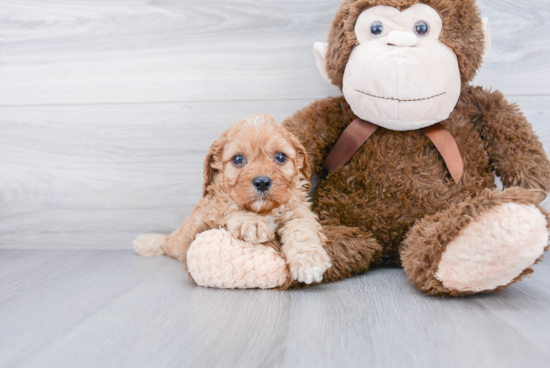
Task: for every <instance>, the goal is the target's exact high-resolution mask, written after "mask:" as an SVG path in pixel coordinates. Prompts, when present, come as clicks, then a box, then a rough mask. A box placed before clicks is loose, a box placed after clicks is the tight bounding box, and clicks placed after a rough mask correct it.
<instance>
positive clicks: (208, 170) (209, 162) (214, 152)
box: [202, 136, 225, 197]
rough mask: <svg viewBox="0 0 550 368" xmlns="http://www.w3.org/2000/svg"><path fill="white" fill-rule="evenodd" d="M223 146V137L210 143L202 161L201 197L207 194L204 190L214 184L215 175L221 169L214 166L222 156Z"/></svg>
mask: <svg viewBox="0 0 550 368" xmlns="http://www.w3.org/2000/svg"><path fill="white" fill-rule="evenodd" d="M224 144H225V136H221V137H220V138H219V139H218V140H217V141H215V142H214V143H212V145H211V146H210V149H209V150H208V153H207V154H206V158H205V159H204V172H203V177H204V185H203V186H202V196H203V197H205V196H206V194H207V193H208V192H207V191H206V188H208V186H209V185H210V184H212V183H213V182H214V178H215V176H216V173H217V172H218V170H220V169H221V167H217V166H216V159H217V158H220V157H221V156H222V153H223V146H224Z"/></svg>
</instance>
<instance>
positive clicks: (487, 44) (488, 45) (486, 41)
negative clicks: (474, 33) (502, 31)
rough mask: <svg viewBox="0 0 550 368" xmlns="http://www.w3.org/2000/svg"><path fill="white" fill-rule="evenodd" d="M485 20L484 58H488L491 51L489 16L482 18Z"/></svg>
mask: <svg viewBox="0 0 550 368" xmlns="http://www.w3.org/2000/svg"><path fill="white" fill-rule="evenodd" d="M481 21H482V22H483V38H484V39H483V60H482V61H485V60H487V56H488V55H489V51H491V29H490V28H489V18H487V17H483V18H481Z"/></svg>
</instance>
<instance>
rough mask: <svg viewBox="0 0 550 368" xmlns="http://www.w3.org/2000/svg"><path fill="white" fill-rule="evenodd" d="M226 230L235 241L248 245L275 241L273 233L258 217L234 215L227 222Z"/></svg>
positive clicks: (263, 220) (271, 228)
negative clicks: (238, 240) (241, 241)
mask: <svg viewBox="0 0 550 368" xmlns="http://www.w3.org/2000/svg"><path fill="white" fill-rule="evenodd" d="M227 230H229V232H230V233H231V235H232V236H233V237H234V238H235V239H240V240H244V241H247V242H250V243H265V242H267V241H270V240H274V239H275V231H274V230H273V227H271V226H270V225H269V224H268V223H267V222H266V221H265V219H263V218H262V217H260V216H238V215H234V216H232V217H231V219H229V220H228V221H227Z"/></svg>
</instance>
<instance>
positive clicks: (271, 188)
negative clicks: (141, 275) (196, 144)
mask: <svg viewBox="0 0 550 368" xmlns="http://www.w3.org/2000/svg"><path fill="white" fill-rule="evenodd" d="M310 175H311V168H310V165H309V162H308V158H307V154H306V151H305V149H304V147H303V146H302V145H301V144H300V142H299V141H298V139H297V138H296V137H294V136H293V135H292V134H291V133H290V132H288V131H287V130H286V129H285V128H284V127H283V126H282V125H281V124H279V123H278V122H277V121H276V120H275V119H274V118H273V117H271V116H270V115H255V116H253V117H251V118H249V119H246V120H242V121H239V122H237V123H236V124H234V125H233V126H232V127H230V128H229V129H228V130H227V131H225V132H224V133H223V134H222V135H221V137H220V138H219V139H218V140H217V141H215V142H214V143H213V144H212V146H211V147H210V150H209V151H208V154H207V156H206V160H205V163H204V180H205V181H204V187H203V197H202V199H201V200H200V201H199V203H198V204H197V205H196V207H195V208H194V210H193V211H192V212H191V215H190V216H189V217H188V218H187V219H186V220H185V221H184V222H183V225H182V226H181V227H180V228H179V229H178V230H176V231H175V232H174V233H172V234H170V235H168V236H167V237H166V236H162V235H145V236H142V237H139V238H137V239H136V240H135V241H134V247H135V249H136V251H137V252H138V253H139V254H141V255H160V254H168V255H170V256H172V257H174V258H177V259H179V260H181V261H183V262H185V261H186V256H187V250H188V249H189V246H190V245H191V243H192V242H193V240H194V239H195V236H196V235H197V234H199V233H201V232H203V231H206V230H209V229H217V228H220V227H221V228H225V229H227V230H228V231H229V232H230V233H231V235H232V236H233V237H234V238H237V239H241V240H244V241H246V242H251V243H266V245H270V244H280V250H281V251H282V253H283V254H284V255H285V258H286V261H287V263H288V265H289V268H290V273H291V277H292V279H293V280H297V281H299V282H303V283H306V284H310V283H312V282H321V281H322V278H323V273H324V272H325V271H326V270H327V269H328V268H329V267H330V266H331V264H330V258H329V257H328V255H327V253H326V251H325V249H324V248H323V244H324V242H325V241H326V238H325V236H324V235H323V231H322V228H321V226H320V225H319V223H318V222H317V216H316V215H315V214H314V213H313V212H312V211H311V209H310V204H309V203H308V201H307V196H308V190H309V188H310V182H309V179H310ZM155 236H156V237H155ZM275 240H278V243H277V242H274V241H275ZM275 248H278V246H277V245H275ZM276 250H279V249H276Z"/></svg>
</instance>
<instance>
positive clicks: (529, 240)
mask: <svg viewBox="0 0 550 368" xmlns="http://www.w3.org/2000/svg"><path fill="white" fill-rule="evenodd" d="M547 244H548V231H547V228H546V218H545V216H544V215H543V214H542V213H541V212H540V211H539V210H538V209H537V208H536V207H534V206H526V205H521V204H517V203H506V204H503V205H499V206H497V207H495V208H492V209H491V210H490V211H488V212H486V213H485V214H483V215H482V216H481V218H479V219H478V220H477V221H474V222H472V223H470V224H469V225H468V226H467V227H466V228H464V229H462V231H461V232H460V235H459V236H458V237H457V238H455V239H454V240H453V241H452V242H450V243H449V244H448V245H447V249H446V250H445V252H444V253H443V255H442V256H441V261H440V263H439V268H438V270H437V272H436V275H435V277H436V278H437V279H438V280H439V281H441V283H442V284H443V286H445V287H446V288H449V289H454V290H459V291H476V292H477V291H485V290H493V289H495V288H497V287H499V286H503V285H507V284H509V283H510V282H512V281H513V280H514V279H515V278H516V277H517V276H519V275H520V274H521V272H523V270H525V269H526V268H528V267H530V266H531V265H533V263H534V262H535V261H536V260H537V259H538V258H539V257H540V256H541V255H542V253H543V251H544V248H545V247H546V246H547Z"/></svg>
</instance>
